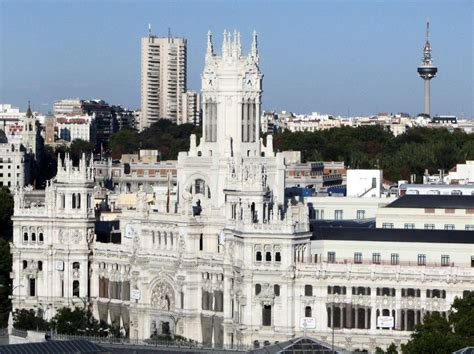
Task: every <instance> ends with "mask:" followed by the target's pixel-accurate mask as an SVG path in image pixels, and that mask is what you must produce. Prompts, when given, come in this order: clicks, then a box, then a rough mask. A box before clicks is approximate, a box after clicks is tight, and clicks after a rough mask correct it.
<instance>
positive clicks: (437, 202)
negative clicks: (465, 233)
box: [386, 194, 474, 209]
mask: <svg viewBox="0 0 474 354" xmlns="http://www.w3.org/2000/svg"><path fill="white" fill-rule="evenodd" d="M386 208H435V209H436V208H440V209H443V208H446V209H470V208H474V195H424V194H410V195H404V196H402V197H400V198H398V199H397V200H395V201H393V202H392V203H390V204H388V205H387V206H386Z"/></svg>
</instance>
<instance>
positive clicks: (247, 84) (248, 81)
mask: <svg viewBox="0 0 474 354" xmlns="http://www.w3.org/2000/svg"><path fill="white" fill-rule="evenodd" d="M254 84H255V79H254V78H253V77H252V75H250V74H245V77H244V88H247V89H251V88H254Z"/></svg>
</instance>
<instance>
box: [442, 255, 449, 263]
mask: <svg viewBox="0 0 474 354" xmlns="http://www.w3.org/2000/svg"><path fill="white" fill-rule="evenodd" d="M441 265H442V266H449V256H448V255H446V254H443V255H442V256H441Z"/></svg>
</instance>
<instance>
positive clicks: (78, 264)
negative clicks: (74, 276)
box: [72, 262, 81, 269]
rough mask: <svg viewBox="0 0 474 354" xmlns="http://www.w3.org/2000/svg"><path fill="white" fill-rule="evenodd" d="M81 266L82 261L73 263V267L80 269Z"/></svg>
mask: <svg viewBox="0 0 474 354" xmlns="http://www.w3.org/2000/svg"><path fill="white" fill-rule="evenodd" d="M80 267H81V265H80V263H79V262H74V263H73V264H72V269H79V268H80Z"/></svg>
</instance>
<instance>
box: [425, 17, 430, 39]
mask: <svg viewBox="0 0 474 354" xmlns="http://www.w3.org/2000/svg"><path fill="white" fill-rule="evenodd" d="M429 40H430V19H429V18H428V19H426V41H427V42H428V41H429Z"/></svg>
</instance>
